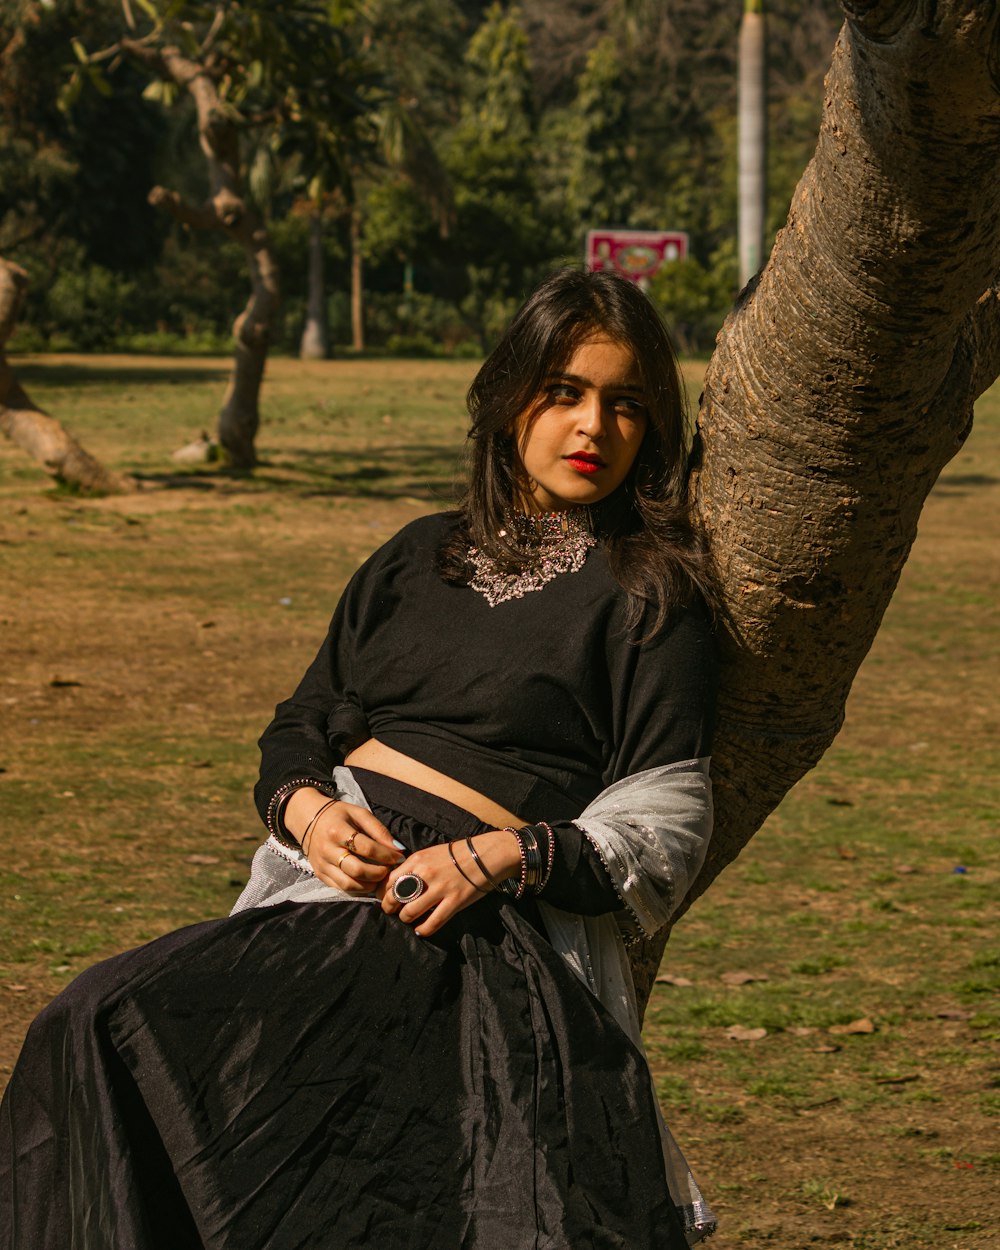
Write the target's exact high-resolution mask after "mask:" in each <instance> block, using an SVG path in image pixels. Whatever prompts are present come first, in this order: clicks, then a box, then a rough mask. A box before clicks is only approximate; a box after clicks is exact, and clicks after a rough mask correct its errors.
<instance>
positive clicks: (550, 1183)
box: [0, 773, 687, 1250]
mask: <svg viewBox="0 0 1000 1250" xmlns="http://www.w3.org/2000/svg"><path fill="white" fill-rule="evenodd" d="M358 776H359V777H361V776H363V778H364V779H363V782H362V784H363V785H364V788H365V792H366V796H367V797H368V799H369V802H370V803H371V805H372V808H373V810H374V811H375V813H376V815H378V816H379V818H380V819H381V820H382V821H383V822H384V823H385V824H386V825H387V826H388V827H389V829H390V830H391V832H392V833H393V834H394V836H395V837H397V838H399V839H400V841H402V842H403V843H405V844H406V846H408V847H409V848H410V849H412V850H416V849H418V848H419V847H422V846H426V845H429V844H431V843H434V842H440V841H442V840H445V839H454V838H459V837H465V836H467V835H468V834H469V833H475V832H479V831H481V830H482V829H483V828H484V827H485V826H482V825H480V824H479V822H478V821H477V820H476V818H475V817H473V816H471V815H470V814H469V813H468V812H464V811H462V810H461V809H459V808H456V807H454V806H452V805H451V804H448V803H446V802H443V801H442V800H440V799H437V798H435V797H433V796H431V795H426V794H424V793H423V792H422V791H417V790H413V789H412V788H411V787H408V786H403V785H401V784H400V783H398V782H393V781H391V780H388V779H386V778H379V777H377V775H375V774H364V775H362V774H360V773H359V774H358ZM686 1245H687V1243H686V1240H685V1238H684V1234H683V1230H682V1228H681V1225H680V1221H679V1219H678V1216H677V1213H676V1211H675V1209H674V1207H673V1204H672V1203H671V1200H670V1196H669V1194H668V1191H667V1187H666V1182H665V1179H664V1170H663V1161H662V1155H661V1147H660V1140H659V1134H658V1130H657V1123H656V1118H655V1112H654V1106H653V1097H652V1091H651V1088H650V1083H649V1078H648V1074H647V1071H646V1067H645V1063H644V1060H643V1059H642V1057H641V1056H640V1055H639V1053H638V1052H637V1051H636V1049H635V1048H634V1046H633V1045H632V1044H631V1043H630V1042H629V1040H628V1039H627V1038H626V1037H625V1035H624V1034H623V1033H622V1031H621V1029H620V1028H619V1027H618V1025H617V1024H616V1023H615V1021H614V1020H613V1019H612V1018H611V1016H610V1015H609V1014H608V1013H607V1012H606V1011H605V1009H604V1008H603V1007H602V1006H601V1004H600V1003H599V1002H598V1001H597V1000H596V999H595V998H594V997H593V996H592V995H591V994H590V993H589V991H588V990H587V989H586V988H585V987H584V986H583V985H582V984H580V982H579V981H578V980H577V979H576V978H575V977H574V976H573V975H572V974H571V972H570V971H569V970H568V969H567V967H566V966H565V964H564V963H563V961H562V959H561V958H560V957H559V956H558V955H557V954H556V953H555V952H554V951H553V950H552V948H551V947H550V946H549V944H548V942H547V941H546V939H545V937H544V934H543V932H542V929H541V925H540V923H539V921H538V918H537V913H536V912H535V911H534V909H533V908H532V907H531V905H530V904H528V905H526V906H525V905H515V904H513V903H511V902H510V901H506V900H504V901H501V900H500V898H499V897H498V896H493V895H491V896H488V897H485V898H484V899H483V900H482V901H480V902H477V903H475V904H473V905H472V906H471V907H469V908H467V909H466V910H465V911H463V912H462V913H460V915H459V916H457V917H456V918H455V919H453V920H452V921H450V922H449V924H448V925H447V926H446V927H445V928H444V929H443V930H442V931H441V932H440V933H438V934H436V935H435V936H434V937H432V938H418V937H416V936H415V935H414V934H413V932H412V931H411V929H410V928H409V926H407V925H405V924H403V923H402V922H401V921H400V920H398V919H397V918H396V917H391V916H386V915H384V914H383V912H382V910H381V908H380V907H379V906H377V905H376V904H373V903H370V902H353V901H351V902H330V903H308V904H294V903H282V904H278V905H276V906H272V907H261V908H257V909H254V910H252V911H246V912H242V913H239V914H237V915H236V916H233V917H230V918H228V919H225V920H214V921H209V922H207V923H204V924H198V925H193V926H192V927H190V928H186V929H181V930H179V931H178V932H176V933H171V934H168V935H167V936H166V937H163V938H160V939H159V940H158V941H155V942H152V943H150V944H149V945H148V946H144V947H141V948H139V949H137V950H133V951H129V952H127V953H126V954H124V955H119V956H117V957H116V958H114V959H109V960H107V961H105V962H104V963H101V964H97V965H96V966H95V967H93V968H91V969H90V970H89V971H88V972H85V973H84V974H83V975H82V976H80V977H79V978H77V980H76V981H74V982H73V984H72V985H70V986H69V987H68V988H67V989H66V990H65V991H64V992H63V993H62V994H60V995H59V997H58V998H57V999H56V1000H55V1001H54V1002H53V1003H52V1004H51V1005H50V1006H49V1007H48V1008H46V1010H45V1011H44V1012H42V1014H41V1015H40V1016H39V1018H38V1019H37V1020H36V1021H35V1023H34V1024H33V1025H32V1027H31V1029H30V1031H29V1033H28V1037H27V1039H26V1041H25V1045H24V1048H23V1051H22V1054H21V1057H20V1059H19V1061H18V1064H17V1066H16V1068H15V1070H14V1073H13V1076H12V1078H11V1081H10V1085H9V1087H8V1089H7V1093H6V1095H5V1098H4V1102H3V1107H2V1114H0V1246H2V1247H4V1248H5V1250H6V1248H8V1247H9V1248H10V1250H200V1248H202V1247H204V1248H205V1250H341V1248H343V1250H347V1248H353V1247H378V1248H379V1250H568V1248H570V1247H572V1248H573V1250H584V1248H586V1250H647V1248H648V1250H654V1248H655V1250H683V1248H684V1247H686Z"/></svg>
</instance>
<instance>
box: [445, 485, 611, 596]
mask: <svg viewBox="0 0 1000 1250" xmlns="http://www.w3.org/2000/svg"><path fill="white" fill-rule="evenodd" d="M508 535H510V536H511V537H512V538H513V545H514V546H515V547H516V548H517V550H518V551H519V552H520V553H521V554H522V555H523V561H524V562H523V564H522V566H521V568H519V569H517V570H516V571H514V572H508V571H507V570H505V569H501V568H498V566H497V563H496V561H495V560H494V559H493V557H492V556H490V555H487V554H486V552H485V551H480V550H479V548H478V547H470V548H469V563H470V564H471V565H472V567H473V568H474V569H475V576H474V577H473V578H472V579H471V580H470V582H469V585H470V586H471V587H472V589H473V590H478V591H479V593H480V594H481V595H482V596H483V598H484V599H485V600H486V602H487V603H488V604H489V605H490V607H491V608H495V607H496V606H497V604H498V603H506V602H507V600H508V599H521V598H523V596H524V595H526V594H529V593H530V592H531V591H533V590H541V588H542V587H543V586H545V585H547V584H548V583H549V582H551V581H552V579H553V578H554V577H558V576H559V575H560V574H561V573H578V572H579V571H580V569H582V568H583V562H584V561H585V560H586V558H587V552H588V551H589V550H590V549H591V547H594V546H596V545H597V539H596V538H595V537H594V535H593V534H592V533H591V529H590V511H589V509H587V508H571V509H568V510H566V511H565V512H542V513H539V514H538V515H536V516H524V515H522V514H520V513H519V514H517V515H515V516H512V517H511V518H510V519H509V520H508V521H507V528H506V529H502V530H501V531H500V537H501V538H506V537H507V536H508Z"/></svg>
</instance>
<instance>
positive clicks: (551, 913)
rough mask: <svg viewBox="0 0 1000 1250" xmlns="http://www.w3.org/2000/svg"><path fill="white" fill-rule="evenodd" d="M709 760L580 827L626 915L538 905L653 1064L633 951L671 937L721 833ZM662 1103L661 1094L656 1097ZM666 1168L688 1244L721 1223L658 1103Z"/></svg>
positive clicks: (617, 798)
mask: <svg viewBox="0 0 1000 1250" xmlns="http://www.w3.org/2000/svg"><path fill="white" fill-rule="evenodd" d="M708 764H709V761H708V759H699V760H683V761H681V762H680V763H676V764H667V765H665V766H664V767H661V768H651V769H649V770H647V771H646V772H642V773H637V774H636V775H635V776H633V777H626V778H625V779H624V780H622V781H619V782H616V783H615V784H614V785H612V786H609V787H608V789H607V790H604V791H602V793H601V794H599V795H598V796H597V798H596V799H594V801H593V802H592V803H591V804H590V805H589V806H588V807H587V808H586V809H585V811H583V812H582V813H581V814H580V816H579V817H578V818H577V819H576V820H575V821H574V822H573V823H574V824H575V825H577V826H578V827H579V828H580V829H581V830H582V831H583V833H584V834H585V835H586V837H587V838H588V840H589V841H590V842H591V844H592V845H593V846H594V848H595V849H596V850H597V852H598V854H599V855H600V857H601V859H602V861H603V863H604V866H605V868H606V869H607V871H608V873H609V875H610V877H611V880H612V882H613V883H614V887H615V890H616V891H617V893H618V896H619V898H620V899H621V900H622V902H623V903H624V904H625V909H626V910H625V911H623V912H619V913H615V914H609V915H604V916H580V915H577V914H576V913H574V912H568V911H562V910H560V909H559V908H558V907H552V906H550V905H549V904H547V903H545V902H543V901H542V900H539V907H540V909H541V912H542V918H543V919H544V921H545V927H546V929H547V930H548V934H549V940H550V941H551V942H552V945H553V947H554V948H555V950H557V951H558V952H559V954H560V955H562V957H563V958H564V959H565V960H566V963H567V964H568V965H569V967H570V968H571V969H572V970H573V972H574V973H575V974H576V975H577V976H578V977H579V978H580V980H581V981H583V983H584V984H585V985H586V986H587V987H588V988H589V989H590V991H591V993H592V994H594V995H595V996H596V997H597V998H599V999H600V1000H601V1002H602V1003H603V1004H604V1006H605V1007H606V1008H607V1009H608V1011H610V1012H611V1014H612V1015H613V1016H614V1017H615V1019H616V1020H617V1021H618V1024H619V1025H620V1026H621V1028H622V1030H623V1032H624V1033H625V1034H626V1035H627V1036H628V1037H629V1038H630V1040H631V1041H632V1042H633V1043H634V1045H635V1046H636V1047H638V1049H639V1050H640V1051H641V1052H642V1053H643V1055H645V1049H644V1047H643V1044H642V1035H641V1032H640V1026H639V1010H638V1004H637V1002H636V996H635V986H634V984H633V982H632V971H631V967H630V964H629V960H628V954H627V952H626V949H625V947H626V942H627V941H628V940H629V939H630V938H635V937H637V936H639V935H640V934H646V935H652V934H653V933H655V932H656V931H657V930H658V929H660V928H662V927H663V925H665V924H666V923H667V922H668V921H669V920H670V918H671V916H672V915H673V914H674V912H675V911H676V910H677V908H678V907H679V906H680V903H681V901H682V900H683V898H684V896H685V894H686V893H687V891H688V889H689V887H690V885H691V883H692V881H693V880H694V879H695V877H696V876H697V874H698V870H699V869H700V868H701V865H702V863H703V862H704V859H705V852H706V850H707V849H708V839H709V837H710V836H711V832H712V786H711V781H710V779H709V775H708ZM654 1094H655V1090H654ZM657 1115H658V1118H659V1122H660V1136H661V1140H662V1143H663V1162H664V1166H665V1168H666V1175H667V1184H668V1186H669V1188H670V1193H671V1196H672V1197H673V1200H674V1203H675V1205H676V1206H677V1208H678V1211H679V1213H680V1215H681V1218H682V1220H683V1222H684V1229H685V1232H686V1234H687V1239H688V1244H689V1245H692V1246H693V1245H696V1244H697V1243H698V1242H699V1241H702V1240H704V1238H706V1237H708V1236H710V1235H711V1234H712V1233H713V1232H714V1231H715V1228H716V1219H715V1216H714V1215H713V1214H712V1211H711V1210H710V1209H709V1207H708V1205H707V1203H706V1202H705V1200H704V1198H703V1197H702V1195H701V1191H700V1190H699V1188H698V1185H697V1183H696V1181H695V1179H694V1177H693V1176H692V1175H691V1170H690V1168H689V1167H688V1166H687V1162H686V1161H685V1159H684V1156H683V1154H682V1153H681V1151H680V1148H679V1147H678V1145H677V1143H676V1142H675V1141H674V1138H673V1136H672V1134H671V1132H670V1130H669V1129H668V1128H667V1126H666V1124H664V1122H663V1117H662V1115H660V1113H659V1103H657Z"/></svg>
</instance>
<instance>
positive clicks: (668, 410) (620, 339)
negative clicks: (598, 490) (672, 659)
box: [438, 269, 708, 632]
mask: <svg viewBox="0 0 1000 1250" xmlns="http://www.w3.org/2000/svg"><path fill="white" fill-rule="evenodd" d="M597 333H599V334H603V335H605V336H607V337H608V338H610V339H612V340H613V341H614V342H616V343H620V344H621V345H622V346H623V347H625V348H627V349H628V350H629V351H630V352H631V353H632V355H633V356H634V357H635V361H636V364H637V367H638V370H639V375H640V379H641V382H642V389H643V392H644V397H645V404H646V413H647V422H646V433H645V435H644V437H643V441H642V445H641V446H640V448H639V454H638V455H637V456H636V459H635V462H634V463H633V465H632V467H631V469H630V470H629V473H628V476H627V477H626V479H625V482H624V483H623V484H622V486H621V487H620V488H619V489H618V490H617V491H615V492H614V494H613V495H612V496H611V497H610V498H609V499H607V500H603V501H602V502H601V503H598V504H596V505H594V506H593V507H592V509H591V512H592V517H593V523H594V528H595V533H596V534H597V536H598V537H599V538H600V539H601V540H602V541H603V542H604V544H605V547H606V549H607V553H608V562H609V565H610V568H611V572H612V574H613V575H614V577H615V578H616V579H617V581H618V582H619V583H620V584H621V586H622V587H623V588H624V589H625V590H626V591H628V594H629V611H628V623H629V626H630V627H631V626H634V625H635V624H637V623H638V622H639V621H640V620H641V619H642V617H643V614H644V610H645V604H646V603H652V604H654V605H655V609H656V617H655V624H654V625H653V629H652V631H651V632H655V631H656V630H657V629H659V627H660V626H661V625H662V623H663V621H664V619H665V618H666V616H667V614H668V613H669V612H670V610H671V608H673V607H674V606H676V605H679V604H683V603H686V602H688V601H690V599H691V598H692V596H693V595H694V594H695V592H696V589H697V590H700V591H701V592H702V593H703V594H706V596H707V591H708V587H707V585H706V581H707V573H706V568H705V560H704V555H703V551H702V547H701V544H700V542H699V541H698V540H697V538H696V537H695V534H694V533H693V531H692V527H691V522H690V518H689V515H688V509H687V503H686V482H687V445H688V439H687V431H686V419H685V418H686V405H685V398H684V388H683V384H682V382H681V378H680V371H679V369H678V366H677V358H676V356H675V355H674V350H673V347H672V346H671V343H670V338H669V336H668V335H667V331H666V329H665V327H664V325H663V322H662V321H661V320H660V317H659V315H658V314H657V311H656V309H655V308H654V307H653V305H652V304H651V303H650V302H649V300H648V299H647V298H646V296H645V295H644V294H643V293H642V291H640V290H639V288H638V287H637V286H635V285H634V284H633V283H632V282H629V281H627V280H626V279H624V278H619V277H617V276H616V275H614V274H609V273H588V272H585V271H582V270H577V269H561V270H558V271H557V272H556V273H553V274H551V275H550V276H549V277H548V278H546V279H545V281H544V282H542V284H541V285H540V286H539V287H537V288H536V289H535V291H534V292H533V293H532V294H531V295H530V296H529V297H528V299H527V300H526V301H525V302H524V304H522V305H521V308H520V309H519V310H518V312H517V314H516V315H515V317H514V319H513V321H512V322H511V324H510V327H509V328H508V330H507V332H506V334H505V335H504V336H503V338H502V339H501V340H500V342H499V343H498V344H497V346H496V348H495V349H494V350H493V352H492V354H491V355H490V356H489V358H488V359H487V360H486V361H485V363H484V364H483V366H482V368H481V369H480V370H479V372H478V373H477V374H476V377H475V379H474V380H473V383H472V385H471V386H470V387H469V393H468V396H467V403H468V407H469V415H470V417H471V426H470V429H469V459H468V479H467V485H466V490H465V495H464V497H463V499H462V502H461V505H460V509H461V510H460V518H461V521H460V524H459V526H458V528H457V530H456V531H455V533H454V534H453V536H452V538H451V539H450V540H449V541H448V542H447V543H446V544H445V545H444V547H443V548H442V550H441V553H440V556H439V560H438V567H439V570H440V572H441V575H442V576H443V577H444V578H445V579H446V580H447V581H450V582H455V583H458V584H467V583H468V581H469V578H470V576H471V569H470V566H469V563H468V548H469V546H470V544H471V545H473V546H475V547H478V548H479V549H480V550H482V551H485V552H487V553H488V554H489V555H491V556H492V557H493V559H494V560H496V561H497V563H498V564H499V565H500V566H501V567H504V568H508V569H513V568H516V567H517V566H518V562H519V552H518V551H517V549H516V547H514V546H513V545H512V544H511V542H510V541H509V539H506V540H505V538H504V536H503V535H501V531H502V530H505V529H507V528H508V527H507V526H506V525H505V520H506V518H507V517H508V516H509V515H510V511H511V508H512V507H513V506H514V505H515V502H516V501H517V500H518V499H519V497H520V495H521V490H522V488H523V482H522V481H521V480H520V477H519V470H520V458H519V456H518V454H517V448H516V444H515V440H514V438H513V436H512V433H511V430H512V425H513V423H514V421H515V420H516V418H517V417H519V416H520V415H521V414H522V413H528V414H529V418H530V415H531V414H532V412H533V411H535V412H537V411H540V410H541V409H542V408H544V407H545V406H546V404H547V403H548V400H547V397H546V383H547V382H548V381H549V380H550V379H551V378H552V376H553V375H554V374H558V373H559V372H560V370H562V369H563V368H565V366H566V364H567V362H568V361H569V360H570V358H571V357H572V355H573V353H574V352H575V351H576V349H577V348H578V347H579V346H580V344H581V343H583V342H584V341H585V340H586V339H588V338H591V337H593V335H594V334H597Z"/></svg>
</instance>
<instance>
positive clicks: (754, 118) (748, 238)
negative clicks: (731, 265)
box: [739, 0, 767, 287]
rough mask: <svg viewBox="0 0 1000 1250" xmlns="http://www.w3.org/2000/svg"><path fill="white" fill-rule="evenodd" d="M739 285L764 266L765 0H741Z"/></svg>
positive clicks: (765, 171)
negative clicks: (742, 1) (742, 2)
mask: <svg viewBox="0 0 1000 1250" xmlns="http://www.w3.org/2000/svg"><path fill="white" fill-rule="evenodd" d="M739 200H740V205H739V253H740V286H741V287H742V286H745V285H746V284H747V282H749V281H750V279H751V278H752V277H753V276H754V274H755V273H756V272H757V271H758V269H760V268H761V266H762V265H763V264H764V259H765V258H764V216H765V211H766V204H767V58H766V28H765V20H764V0H744V4H743V21H742V23H741V24H740V68H739Z"/></svg>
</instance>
